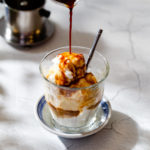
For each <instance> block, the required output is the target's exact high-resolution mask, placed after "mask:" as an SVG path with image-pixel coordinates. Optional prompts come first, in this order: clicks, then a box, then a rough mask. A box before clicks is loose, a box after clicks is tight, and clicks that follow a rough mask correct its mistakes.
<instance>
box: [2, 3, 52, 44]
mask: <svg viewBox="0 0 150 150" xmlns="http://www.w3.org/2000/svg"><path fill="white" fill-rule="evenodd" d="M3 3H4V6H5V29H4V38H5V40H6V41H7V42H8V43H10V44H13V45H16V46H24V47H25V46H32V45H35V44H36V43H39V42H40V41H42V40H44V39H45V38H46V36H47V27H48V26H46V21H47V18H48V17H49V15H50V12H49V11H47V10H45V9H44V8H43V6H44V4H45V0H13V1H12V0H4V1H3ZM49 27H51V26H49ZM52 30H53V29H52Z"/></svg>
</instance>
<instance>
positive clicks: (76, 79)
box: [40, 47, 108, 128]
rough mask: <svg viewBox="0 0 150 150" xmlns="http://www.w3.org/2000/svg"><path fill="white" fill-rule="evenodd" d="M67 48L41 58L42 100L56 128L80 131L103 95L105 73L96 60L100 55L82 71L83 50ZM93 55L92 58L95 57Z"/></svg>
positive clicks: (84, 65)
mask: <svg viewBox="0 0 150 150" xmlns="http://www.w3.org/2000/svg"><path fill="white" fill-rule="evenodd" d="M68 49H69V47H67V48H60V49H58V50H54V51H52V52H50V53H49V54H48V55H47V56H46V57H45V58H44V59H43V61H42V63H41V66H40V70H41V73H42V75H43V77H44V79H45V80H46V82H45V99H46V101H47V104H48V106H49V110H50V112H51V114H52V117H53V119H54V121H55V122H56V123H57V124H59V125H60V126H64V127H71V128H80V127H84V126H86V125H90V124H91V123H92V122H93V121H94V118H95V114H96V111H97V108H98V105H99V103H100V102H101V100H102V96H103V82H102V81H103V80H104V78H105V77H106V76H107V74H108V70H107V67H106V63H105V60H99V59H101V58H100V57H101V56H99V59H97V58H95V60H94V61H93V62H91V65H90V66H89V70H86V64H85V62H86V60H85V59H86V58H87V53H88V51H86V50H84V49H86V48H80V49H79V50H77V49H78V47H75V48H74V49H75V52H72V53H70V52H67V50H68ZM78 52H79V53H78ZM96 53H97V52H96ZM96 55H97V54H96ZM96 55H95V56H94V57H98V56H96ZM97 60H99V61H101V63H103V64H100V62H98V61H97ZM95 61H96V62H97V64H96V63H95ZM93 63H94V64H95V65H94V64H93ZM98 63H99V64H98ZM92 65H93V68H92ZM101 65H103V67H101ZM98 66H100V67H101V68H98Z"/></svg>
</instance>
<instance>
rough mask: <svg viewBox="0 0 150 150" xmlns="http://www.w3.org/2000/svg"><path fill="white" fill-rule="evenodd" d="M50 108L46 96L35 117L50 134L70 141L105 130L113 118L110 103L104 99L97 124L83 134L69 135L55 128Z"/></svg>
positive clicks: (98, 113)
mask: <svg viewBox="0 0 150 150" xmlns="http://www.w3.org/2000/svg"><path fill="white" fill-rule="evenodd" d="M48 107H49V106H48V105H47V103H46V101H45V97H44V96H43V97H41V99H40V100H39V101H38V102H37V104H36V107H35V115H36V118H37V120H38V121H39V122H40V123H41V125H42V126H43V127H44V128H45V129H47V130H48V131H49V132H51V133H54V134H56V135H58V136H61V137H65V138H70V139H75V138H82V137H86V136H89V135H92V134H95V133H96V132H98V131H100V130H101V129H102V128H104V126H105V125H106V124H107V123H108V121H109V119H110V117H111V105H110V102H109V101H108V100H106V98H103V100H102V101H101V103H100V104H99V106H98V107H99V108H98V111H97V114H96V120H95V122H94V123H93V124H92V125H90V126H89V127H85V128H84V131H82V132H77V133H69V132H64V131H62V130H60V129H58V128H57V126H55V124H54V123H53V121H52V116H51V113H50V111H49V108H48Z"/></svg>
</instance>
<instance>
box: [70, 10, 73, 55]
mask: <svg viewBox="0 0 150 150" xmlns="http://www.w3.org/2000/svg"><path fill="white" fill-rule="evenodd" d="M72 10H73V7H70V8H69V11H70V26H69V52H70V54H71V45H72V44H71V41H72Z"/></svg>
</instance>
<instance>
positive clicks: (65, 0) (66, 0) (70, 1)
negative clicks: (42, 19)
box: [54, 0, 77, 53]
mask: <svg viewBox="0 0 150 150" xmlns="http://www.w3.org/2000/svg"><path fill="white" fill-rule="evenodd" d="M54 1H57V2H60V3H62V4H64V5H65V6H66V7H68V8H69V14H70V20H69V21H70V25H69V52H70V53H71V45H72V44H71V42H72V14H73V7H74V5H75V2H76V1H77V0H54Z"/></svg>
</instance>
